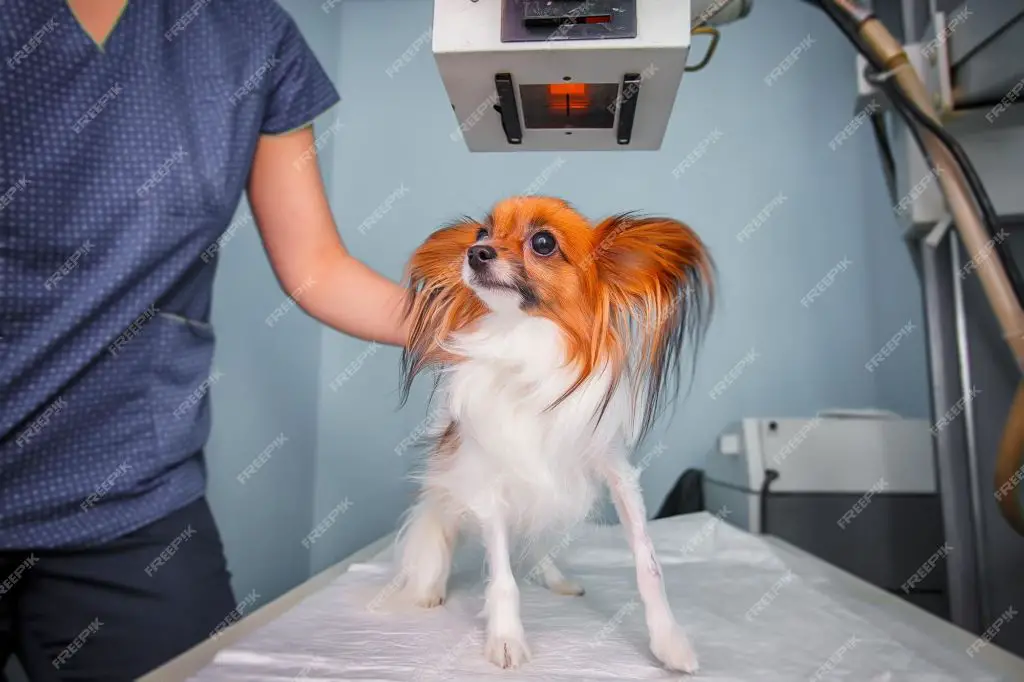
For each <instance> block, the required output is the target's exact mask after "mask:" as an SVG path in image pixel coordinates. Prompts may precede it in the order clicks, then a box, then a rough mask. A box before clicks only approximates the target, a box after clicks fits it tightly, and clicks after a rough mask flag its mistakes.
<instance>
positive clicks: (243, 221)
mask: <svg viewBox="0 0 1024 682" xmlns="http://www.w3.org/2000/svg"><path fill="white" fill-rule="evenodd" d="M251 222H252V214H251V213H246V214H245V215H244V216H242V217H241V218H235V219H234V220H233V221H231V224H230V225H228V229H226V230H224V234H222V235H221V236H220V237H218V238H217V241H215V242H214V243H212V244H210V245H209V246H207V247H206V249H205V250H204V251H203V253H202V254H201V256H200V258H202V259H203V262H204V263H207V264H209V263H210V261H212V260H213V258H214V256H216V255H217V252H218V251H220V250H221V249H223V248H224V245H225V244H227V243H228V242H229V241H231V240H232V239H233V238H234V236H235V232H237V231H238V230H239V228H241V227H245V226H246V225H248V224H249V223H251Z"/></svg>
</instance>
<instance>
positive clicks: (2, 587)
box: [0, 554, 39, 599]
mask: <svg viewBox="0 0 1024 682" xmlns="http://www.w3.org/2000/svg"><path fill="white" fill-rule="evenodd" d="M38 563H39V559H38V558H37V557H36V555H35V554H29V555H28V556H27V557H25V559H24V560H22V562H21V563H20V564H18V565H17V566H15V567H14V570H13V571H11V572H10V573H9V574H8V575H7V577H6V578H4V581H3V582H2V583H0V599H3V598H4V595H5V594H7V593H8V592H10V591H11V590H13V589H14V586H15V585H17V584H18V581H20V580H21V576H23V575H25V572H26V571H28V570H29V569H30V568H32V567H33V566H35V565H36V564H38Z"/></svg>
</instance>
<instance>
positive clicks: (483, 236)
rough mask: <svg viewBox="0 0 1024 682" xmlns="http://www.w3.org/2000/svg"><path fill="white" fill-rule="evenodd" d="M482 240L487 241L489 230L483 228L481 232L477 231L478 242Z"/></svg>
mask: <svg viewBox="0 0 1024 682" xmlns="http://www.w3.org/2000/svg"><path fill="white" fill-rule="evenodd" d="M481 239H487V228H486V227H481V228H480V229H479V230H477V233H476V240H477V241H480V240H481Z"/></svg>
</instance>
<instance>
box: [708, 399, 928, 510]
mask: <svg viewBox="0 0 1024 682" xmlns="http://www.w3.org/2000/svg"><path fill="white" fill-rule="evenodd" d="M734 439H739V440H740V447H739V452H738V453H737V452H734V451H733V450H734V448H735V446H734V445H733V440H734ZM722 445H726V447H725V448H723V447H722ZM723 450H725V451H723ZM768 469H774V470H775V471H777V472H779V478H778V480H776V481H775V482H774V483H772V486H771V490H772V492H823V493H826V492H827V493H856V494H861V493H864V492H866V491H868V490H871V489H873V488H875V489H878V488H882V489H884V491H885V492H893V493H896V492H899V493H934V492H935V490H936V482H935V463H934V456H933V453H932V435H931V432H930V431H929V424H928V422H926V421H924V420H921V419H897V418H875V417H818V418H814V419H744V420H742V421H740V422H738V423H735V424H732V425H730V426H729V427H728V428H726V429H725V430H724V431H723V433H722V435H721V436H720V438H719V447H718V448H717V449H716V451H713V452H710V453H708V457H707V463H706V468H705V473H706V475H707V476H708V478H710V479H712V480H715V481H718V482H720V483H725V484H729V485H731V486H734V487H736V488H738V489H741V490H748V491H759V490H760V488H761V486H762V485H763V483H764V478H765V471H766V470H768Z"/></svg>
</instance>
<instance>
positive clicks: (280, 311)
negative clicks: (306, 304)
mask: <svg viewBox="0 0 1024 682" xmlns="http://www.w3.org/2000/svg"><path fill="white" fill-rule="evenodd" d="M314 286H316V281H314V280H313V278H312V277H308V278H306V281H304V282H303V283H302V284H300V285H299V286H298V287H297V288H296V289H295V291H293V292H292V293H291V295H290V296H288V298H286V299H285V300H284V303H282V304H281V305H279V306H277V307H276V308H274V311H273V312H272V313H270V314H269V315H267V319H266V320H264V322H266V324H267V326H268V327H273V326H274V325H275V324H277V323H278V322H280V321H281V318H282V317H284V316H285V315H287V314H288V312H289V311H290V310H291V309H292V308H294V307H295V305H296V303H297V302H298V300H299V299H300V298H301V297H302V295H303V294H305V293H306V292H307V291H309V290H310V289H312V288H313V287H314Z"/></svg>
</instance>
